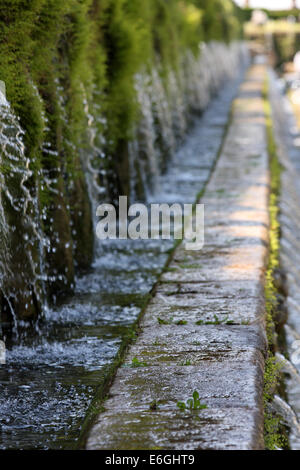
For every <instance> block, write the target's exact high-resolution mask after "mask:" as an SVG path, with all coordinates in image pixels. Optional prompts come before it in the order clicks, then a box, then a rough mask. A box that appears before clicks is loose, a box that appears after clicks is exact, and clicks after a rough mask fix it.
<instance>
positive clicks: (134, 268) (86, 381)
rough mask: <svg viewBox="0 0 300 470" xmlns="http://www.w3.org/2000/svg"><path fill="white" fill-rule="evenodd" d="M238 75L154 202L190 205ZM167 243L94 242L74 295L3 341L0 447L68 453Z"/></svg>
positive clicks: (216, 144) (201, 122)
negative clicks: (92, 254) (32, 325)
mask: <svg viewBox="0 0 300 470" xmlns="http://www.w3.org/2000/svg"><path fill="white" fill-rule="evenodd" d="M241 79H242V77H239V79H236V80H235V81H234V82H232V81H231V82H228V83H227V84H226V85H224V86H223V87H222V91H221V92H220V93H219V95H218V96H217V97H216V98H215V99H214V100H213V101H212V102H211V104H210V106H209V109H208V110H207V111H206V112H205V113H204V114H203V116H202V117H201V118H199V119H198V120H197V121H196V122H195V126H194V127H193V130H192V131H191V132H190V134H189V135H188V137H187V139H186V141H185V143H184V144H183V145H182V146H181V148H180V149H179V151H177V153H176V154H175V155H174V157H173V160H172V161H171V162H170V164H169V170H168V171H167V173H166V174H165V175H164V176H162V177H160V180H159V181H158V185H157V190H156V193H155V194H154V195H153V196H152V199H155V200H156V201H157V202H169V203H171V202H185V203H189V202H194V201H195V198H196V195H197V194H198V193H199V191H201V189H202V188H203V186H204V184H205V183H206V181H207V180H208V178H209V175H210V172H211V170H212V168H213V165H214V163H215V160H216V157H217V154H218V150H219V148H220V145H221V142H222V136H223V134H224V131H225V128H226V124H227V121H228V116H229V111H230V105H231V102H232V99H233V98H234V96H235V94H236V92H237V89H238V86H239V83H240V81H241ZM172 246H173V242H171V241H166V240H164V241H161V240H157V241H153V240H139V241H133V240H121V241H106V242H101V244H100V243H99V245H98V246H97V248H96V256H95V261H94V263H93V266H92V268H91V270H90V272H89V273H87V274H86V275H85V276H84V277H82V278H79V279H77V286H76V293H75V295H74V296H73V297H72V298H70V299H68V300H64V301H63V303H61V304H60V305H59V306H57V307H56V308H55V309H53V308H49V309H48V310H47V311H46V312H45V318H44V321H43V323H42V324H41V325H40V326H39V329H38V331H34V332H32V331H31V332H30V333H31V334H27V333H28V331H27V330H26V329H25V328H24V331H23V332H22V331H20V334H19V338H18V339H16V338H15V339H13V340H11V341H10V343H8V345H7V346H8V350H7V357H6V359H7V363H6V365H5V366H4V367H2V368H1V370H0V424H1V427H0V429H1V432H0V448H1V449H33V448H36V449H49V448H51V449H61V448H72V447H74V443H75V442H76V439H77V438H78V436H79V433H80V426H81V423H82V420H83V418H84V416H85V413H86V411H87V409H88V407H89V404H90V402H91V400H92V398H93V396H94V395H95V392H96V389H97V387H98V386H99V384H101V382H102V381H103V379H104V377H105V373H106V372H105V371H106V368H105V366H107V365H108V364H110V363H111V362H112V361H113V359H114V357H115V356H116V354H117V351H118V348H119V346H120V344H121V341H122V338H123V337H124V335H125V334H126V333H127V332H128V329H130V327H131V325H132V324H133V323H134V322H135V320H136V318H137V317H138V315H139V313H140V310H141V308H142V306H143V304H144V302H145V299H146V298H147V294H148V293H149V292H150V290H151V288H152V287H153V285H154V283H155V282H156V280H157V278H158V276H159V274H160V273H161V271H162V269H163V267H164V265H165V263H166V261H167V258H168V252H169V250H170V249H171V248H172Z"/></svg>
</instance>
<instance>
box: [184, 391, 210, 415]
mask: <svg viewBox="0 0 300 470" xmlns="http://www.w3.org/2000/svg"><path fill="white" fill-rule="evenodd" d="M177 407H178V408H179V409H180V410H181V411H185V410H190V411H192V410H204V409H205V408H207V405H204V404H202V403H201V401H200V398H199V393H198V392H197V390H195V391H194V393H193V397H192V398H189V399H188V400H187V401H186V402H184V401H178V402H177Z"/></svg>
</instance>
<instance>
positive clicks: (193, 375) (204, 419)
mask: <svg viewBox="0 0 300 470" xmlns="http://www.w3.org/2000/svg"><path fill="white" fill-rule="evenodd" d="M265 76H266V68H265V66H263V65H254V66H252V67H251V68H250V70H249V72H248V74H247V77H246V79H245V81H244V83H243V84H242V86H241V88H240V90H239V94H238V96H237V98H236V100H235V101H234V104H233V116H232V123H231V125H230V127H229V130H228V134H227V136H226V139H225V142H224V145H223V148H222V152H221V155H220V158H219V161H218V163H217V166H216V168H215V171H214V173H213V175H212V178H211V180H210V182H209V183H208V185H207V188H206V191H205V194H204V197H203V198H202V200H201V203H204V204H205V214H206V215H205V219H206V222H205V238H206V241H205V246H204V248H203V250H201V251H199V252H188V251H185V250H184V247H183V246H179V247H178V248H177V249H176V250H175V253H174V257H173V260H172V262H171V264H170V269H168V270H167V271H166V272H165V273H164V274H163V276H162V278H161V282H160V284H159V285H158V287H157V289H156V293H155V295H154V297H153V299H152V300H151V302H150V304H149V306H148V308H147V309H146V312H145V314H144V316H143V318H142V320H141V325H140V326H141V334H140V335H139V337H138V339H137V341H136V343H135V344H134V345H133V346H132V347H131V348H130V351H129V352H128V354H127V356H126V359H125V364H124V366H123V367H122V368H120V369H119V370H118V372H117V374H116V377H115V380H114V383H113V385H112V387H111V389H110V393H109V396H108V399H107V401H106V402H105V411H104V412H103V413H101V414H100V415H99V416H98V418H97V421H96V423H95V425H94V426H93V427H92V429H91V431H90V433H89V437H88V441H87V448H88V449H115V450H117V449H119V450H122V449H126V450H132V449H147V450H151V449H170V450H172V449H178V450H197V449H263V448H264V440H263V424H264V415H263V374H264V362H265V354H266V349H267V341H266V335H265V303H264V274H265V268H266V263H267V256H268V227H269V213H268V197H269V170H268V154H267V142H266V126H265V115H264V106H263V97H262V91H263V85H264V79H265ZM134 358H137V359H138V361H139V363H140V367H134V368H133V367H131V365H132V359H134ZM195 390H197V391H198V393H199V395H200V400H201V403H202V404H205V405H206V406H207V408H206V409H201V410H192V411H181V410H180V409H179V408H178V407H177V402H178V401H184V402H185V401H186V400H187V399H189V398H191V397H192V395H193V392H194V391H195Z"/></svg>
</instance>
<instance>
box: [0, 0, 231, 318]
mask: <svg viewBox="0 0 300 470" xmlns="http://www.w3.org/2000/svg"><path fill="white" fill-rule="evenodd" d="M237 12H238V10H237V9H236V7H234V4H233V2H232V1H231V0H222V1H221V0H209V1H208V0H172V1H165V0H65V1H63V2H62V1H61V0H2V1H1V5H0V80H3V81H4V82H5V85H6V90H7V98H8V100H9V101H10V103H11V106H12V108H13V110H14V112H15V114H16V115H17V116H19V117H20V123H21V126H22V128H23V129H24V131H25V134H24V143H25V150H26V157H28V158H29V166H30V170H31V171H32V177H31V178H30V181H29V182H28V187H30V189H31V190H32V191H33V192H37V193H38V201H39V209H40V212H41V213H43V216H45V217H43V218H42V220H41V221H40V223H41V229H42V230H43V232H44V234H45V235H46V236H47V237H48V238H49V240H50V241H51V244H52V248H55V251H54V250H52V251H51V252H49V253H47V259H46V261H47V266H46V268H47V273H48V274H50V275H52V274H56V275H57V276H59V277H57V280H56V281H55V283H54V284H51V285H50V286H49V289H48V290H49V292H51V291H54V290H56V289H57V290H59V291H64V290H68V289H70V288H71V286H72V285H73V281H74V266H76V267H78V268H79V269H80V268H86V267H87V266H88V265H89V263H90V261H91V259H92V255H93V241H94V240H93V234H92V216H93V215H92V214H91V207H90V204H89V200H88V195H87V189H86V182H85V175H84V169H83V167H86V159H87V158H88V155H93V158H94V160H95V162H94V161H93V163H95V168H96V169H97V170H98V169H99V183H101V184H102V183H103V185H105V186H106V188H107V193H108V195H109V196H110V195H111V196H112V198H113V197H114V196H116V195H117V194H128V193H129V189H130V188H129V182H130V176H131V175H130V166H129V155H128V142H129V141H130V139H131V138H132V132H133V129H134V127H135V124H136V123H137V122H138V120H139V106H138V103H137V96H136V89H135V76H136V74H138V73H140V72H141V71H143V70H144V71H150V70H151V68H152V67H153V65H155V66H156V68H157V69H158V70H159V73H160V75H161V78H162V79H163V81H164V83H165V86H166V83H167V80H166V77H167V76H168V73H169V71H170V70H173V71H174V73H175V75H176V74H177V77H178V76H179V74H178V72H179V70H180V66H181V61H182V56H183V55H184V53H185V51H186V50H187V48H188V49H190V50H191V51H192V52H193V53H194V54H198V52H199V47H198V46H199V42H200V41H202V40H210V39H217V40H223V41H230V40H231V39H233V38H235V37H238V36H239V34H240V24H239V22H238V19H237V18H238V15H237ZM91 117H93V122H92V126H93V130H94V133H95V135H96V142H95V145H96V146H97V151H95V150H94V147H93V145H92V143H91V135H90V133H89V129H90V126H91V120H92V119H91ZM101 152H102V153H103V154H104V155H105V156H106V158H105V159H103V158H101V156H99V154H100V153H101ZM1 171H2V172H4V171H7V164H6V162H5V161H3V162H2V163H1ZM101 171H103V173H105V174H106V175H107V176H105V177H103V176H102V175H101V174H100V173H101ZM45 176H46V177H47V178H48V179H51V180H52V182H51V184H49V183H48V182H47V181H46V178H45ZM105 178H106V179H105ZM112 187H113V189H111V188H112ZM138 191H139V194H142V193H143V188H142V185H141V184H139V188H138ZM17 217H18V214H11V218H12V219H14V218H17ZM14 225H16V224H14ZM17 232H18V233H19V238H18V237H17V236H16V237H15V238H14V244H15V245H20V246H22V239H21V237H22V233H23V230H22V228H20V229H18V230H17ZM58 239H59V240H60V243H57V240H58ZM31 255H32V258H33V259H36V258H37V257H38V256H39V254H38V252H37V246H36V245H35V246H34V247H33V248H32V253H31ZM22 256H23V259H22ZM25 258H26V255H25V253H23V254H22V253H20V259H18V263H19V262H20V263H21V265H23V266H26V260H25ZM28 269H29V271H30V268H28ZM28 269H27V268H26V270H27V271H28ZM29 271H28V272H27V274H26V273H25V276H26V275H27V277H28V279H29V278H30V272H29ZM31 281H32V279H31V278H30V282H31ZM32 282H33V281H32ZM33 287H34V288H35V289H36V290H38V289H39V286H38V285H37V286H33ZM18 290H19V292H21V291H22V289H18ZM21 300H22V299H21ZM23 300H24V299H23ZM23 300H22V301H21V304H22V305H23V303H24V302H23ZM32 316H34V308H33V309H32Z"/></svg>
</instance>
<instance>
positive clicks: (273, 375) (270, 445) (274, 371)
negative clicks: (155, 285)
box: [263, 80, 288, 450]
mask: <svg viewBox="0 0 300 470" xmlns="http://www.w3.org/2000/svg"><path fill="white" fill-rule="evenodd" d="M268 93H269V83H268V81H267V80H266V82H265V87H264V108H265V119H266V129H267V146H268V153H269V167H270V178H271V187H270V196H269V214H270V229H269V237H270V240H269V243H270V250H269V261H268V267H267V271H266V280H265V299H266V328H267V339H268V346H269V350H268V358H267V361H266V364H265V374H264V396H263V399H264V410H265V429H264V437H265V446H266V448H267V449H269V450H275V449H277V448H287V447H288V442H287V438H286V436H285V435H284V433H283V426H282V423H281V419H280V417H279V416H277V415H275V414H274V413H273V412H272V411H270V407H269V404H270V403H271V402H272V400H273V396H274V393H275V391H276V389H278V387H279V382H280V368H281V366H280V364H278V362H277V361H276V358H275V355H274V354H275V348H276V333H275V328H276V324H275V320H274V318H275V317H276V310H277V307H278V304H277V297H276V293H277V290H276V286H275V282H274V272H275V269H276V268H278V266H279V246H280V225H279V220H278V212H279V196H280V187H281V185H280V175H281V165H280V163H279V160H278V156H277V148H276V142H275V138H274V133H273V122H272V112H271V105H270V102H269V98H268Z"/></svg>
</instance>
